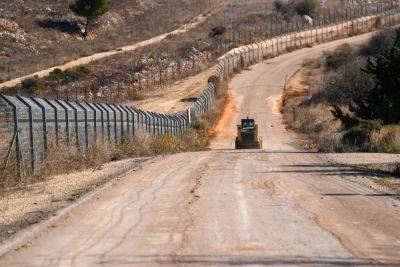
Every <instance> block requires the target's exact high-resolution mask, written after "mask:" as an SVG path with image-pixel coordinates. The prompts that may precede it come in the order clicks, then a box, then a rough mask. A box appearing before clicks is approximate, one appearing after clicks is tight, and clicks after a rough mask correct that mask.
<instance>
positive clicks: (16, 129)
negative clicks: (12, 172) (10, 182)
mask: <svg viewBox="0 0 400 267" xmlns="http://www.w3.org/2000/svg"><path fill="white" fill-rule="evenodd" d="M0 97H1V98H2V99H4V101H6V103H7V104H9V105H10V106H11V107H12V111H13V120H14V134H15V155H16V160H17V175H18V177H19V178H20V177H21V175H22V170H21V153H20V151H21V147H20V140H19V125H18V115H17V106H16V105H15V104H14V103H13V102H11V101H10V100H8V98H7V97H6V96H4V95H2V94H0Z"/></svg>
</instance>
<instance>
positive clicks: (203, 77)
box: [123, 66, 215, 114]
mask: <svg viewBox="0 0 400 267" xmlns="http://www.w3.org/2000/svg"><path fill="white" fill-rule="evenodd" d="M214 73H215V66H212V67H210V68H208V69H206V70H204V71H202V72H201V73H199V74H197V75H194V76H191V77H188V78H186V79H183V80H181V81H178V82H176V83H175V84H173V85H171V86H168V87H166V88H159V89H157V90H153V91H150V92H145V93H144V94H143V96H144V100H140V101H134V102H131V101H126V102H123V104H126V105H131V104H134V105H135V107H137V108H140V109H142V110H148V111H153V112H159V113H164V114H174V113H181V112H182V111H185V110H187V109H188V108H190V107H191V106H192V105H193V102H194V101H196V99H197V97H198V96H199V95H200V94H201V93H202V92H203V91H204V90H205V89H206V86H207V80H208V78H209V77H210V76H212V75H214Z"/></svg>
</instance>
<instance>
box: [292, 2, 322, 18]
mask: <svg viewBox="0 0 400 267" xmlns="http://www.w3.org/2000/svg"><path fill="white" fill-rule="evenodd" d="M295 10H296V12H297V13H298V14H299V15H301V16H303V15H309V16H310V15H311V16H312V15H313V14H315V13H317V12H318V3H317V2H316V1H315V0H302V1H300V2H299V3H297V4H296V6H295Z"/></svg>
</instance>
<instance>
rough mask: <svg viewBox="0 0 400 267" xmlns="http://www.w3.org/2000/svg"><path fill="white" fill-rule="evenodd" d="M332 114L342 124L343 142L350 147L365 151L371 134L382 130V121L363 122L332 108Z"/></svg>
mask: <svg viewBox="0 0 400 267" xmlns="http://www.w3.org/2000/svg"><path fill="white" fill-rule="evenodd" d="M333 108H334V109H333V111H332V114H333V116H334V117H335V118H336V119H339V120H340V121H341V122H342V124H343V129H344V130H345V133H344V135H343V139H342V140H343V142H344V143H345V144H346V145H348V146H351V147H358V148H361V149H364V150H366V149H367V148H368V143H369V140H370V136H371V133H372V132H374V131H379V130H380V129H382V121H380V120H364V119H360V118H357V117H354V116H350V115H349V114H344V113H343V111H342V110H341V109H340V108H339V107H338V106H334V107H333Z"/></svg>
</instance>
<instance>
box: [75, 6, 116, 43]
mask: <svg viewBox="0 0 400 267" xmlns="http://www.w3.org/2000/svg"><path fill="white" fill-rule="evenodd" d="M69 8H70V9H71V10H72V11H73V12H74V13H75V14H76V15H78V16H81V17H85V19H86V23H85V31H84V32H83V36H84V37H85V38H86V37H87V35H88V28H89V24H90V23H91V22H92V20H94V19H96V18H98V17H100V16H102V15H103V14H105V13H107V12H108V11H109V10H110V6H109V5H108V0H75V1H74V2H73V3H72V4H71V5H70V6H69Z"/></svg>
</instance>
